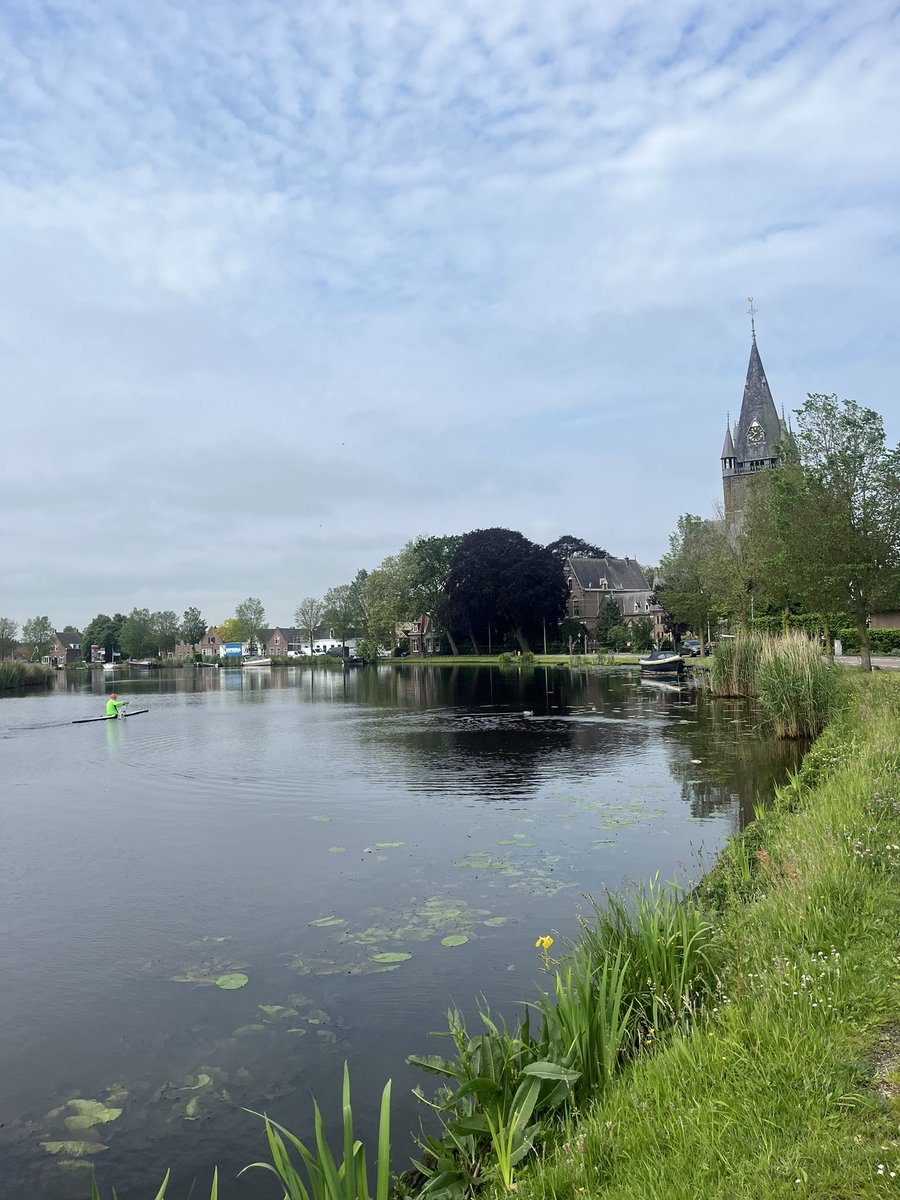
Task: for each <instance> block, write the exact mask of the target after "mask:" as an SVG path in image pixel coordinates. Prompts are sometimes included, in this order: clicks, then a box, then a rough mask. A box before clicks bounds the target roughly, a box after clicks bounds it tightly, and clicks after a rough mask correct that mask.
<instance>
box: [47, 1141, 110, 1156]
mask: <svg viewBox="0 0 900 1200" xmlns="http://www.w3.org/2000/svg"><path fill="white" fill-rule="evenodd" d="M41 1146H42V1147H43V1149H44V1150H46V1151H47V1153H48V1154H65V1155H66V1156H67V1157H68V1158H90V1157H91V1155H92V1154H99V1153H100V1152H101V1151H102V1150H108V1149H109V1147H108V1146H104V1145H103V1143H102V1142H41Z"/></svg>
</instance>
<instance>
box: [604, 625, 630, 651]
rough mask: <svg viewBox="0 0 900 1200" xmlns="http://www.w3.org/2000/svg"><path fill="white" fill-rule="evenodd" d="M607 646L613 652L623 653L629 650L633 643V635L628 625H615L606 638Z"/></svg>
mask: <svg viewBox="0 0 900 1200" xmlns="http://www.w3.org/2000/svg"><path fill="white" fill-rule="evenodd" d="M606 640H607V644H608V645H609V646H610V647H612V649H613V650H615V651H617V652H621V651H623V650H627V649H628V647H629V645H630V643H631V634H630V633H629V632H628V627H627V626H626V625H613V627H612V628H611V629H610V631H609V633H608V634H607V636H606Z"/></svg>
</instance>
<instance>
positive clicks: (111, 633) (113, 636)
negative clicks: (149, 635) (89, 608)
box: [81, 613, 125, 662]
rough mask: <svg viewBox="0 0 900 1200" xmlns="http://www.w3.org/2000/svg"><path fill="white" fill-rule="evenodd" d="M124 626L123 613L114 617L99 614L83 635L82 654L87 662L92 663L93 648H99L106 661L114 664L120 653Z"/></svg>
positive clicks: (85, 628)
mask: <svg viewBox="0 0 900 1200" xmlns="http://www.w3.org/2000/svg"><path fill="white" fill-rule="evenodd" d="M124 624H125V617H124V616H123V614H122V613H116V614H115V615H114V616H112V617H109V616H107V615H106V613H98V614H97V616H96V617H94V619H93V620H92V621H90V622H89V623H88V624H87V625H85V627H84V630H83V632H82V634H81V653H82V657H83V658H84V660H85V662H90V661H91V646H99V647H100V649H102V650H103V652H104V657H105V659H106V661H107V662H112V661H113V659H114V658H115V656H116V654H117V653H118V652H119V633H120V632H121V629H122V626H123V625H124Z"/></svg>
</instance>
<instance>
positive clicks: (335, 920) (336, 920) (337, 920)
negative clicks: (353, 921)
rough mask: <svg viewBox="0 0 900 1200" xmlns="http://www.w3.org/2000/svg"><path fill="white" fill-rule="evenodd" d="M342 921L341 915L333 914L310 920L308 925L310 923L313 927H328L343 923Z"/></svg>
mask: <svg viewBox="0 0 900 1200" xmlns="http://www.w3.org/2000/svg"><path fill="white" fill-rule="evenodd" d="M344 923H345V922H344V918H343V917H335V916H331V917H319V919H318V921H310V925H312V927H313V928H314V929H330V928H331V927H332V926H334V925H343V924H344Z"/></svg>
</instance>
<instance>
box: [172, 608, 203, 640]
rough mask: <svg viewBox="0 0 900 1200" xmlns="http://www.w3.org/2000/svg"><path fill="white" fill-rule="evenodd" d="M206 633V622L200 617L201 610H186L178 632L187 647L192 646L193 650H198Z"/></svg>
mask: <svg viewBox="0 0 900 1200" xmlns="http://www.w3.org/2000/svg"><path fill="white" fill-rule="evenodd" d="M205 633H206V621H204V619H203V617H202V616H201V615H200V609H199V608H186V609H185V610H184V616H183V617H182V618H181V626H180V628H179V630H178V634H179V637H180V638H181V640H182V641H183V642H184V643H185V645H186V646H190V647H191V649H192V650H194V649H196V646H197V643H198V642H199V641H200V639H201V638H202V637H203V635H204V634H205Z"/></svg>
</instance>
